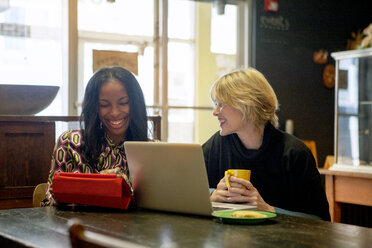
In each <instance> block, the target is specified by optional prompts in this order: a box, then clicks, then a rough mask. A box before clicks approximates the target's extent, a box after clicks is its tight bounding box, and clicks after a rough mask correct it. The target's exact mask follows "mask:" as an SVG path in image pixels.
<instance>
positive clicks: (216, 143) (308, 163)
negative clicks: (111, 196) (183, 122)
mask: <svg viewBox="0 0 372 248" xmlns="http://www.w3.org/2000/svg"><path fill="white" fill-rule="evenodd" d="M203 152H204V158H205V163H206V167H207V173H208V179H209V186H210V187H211V188H216V186H217V184H218V182H219V181H220V180H221V178H223V177H224V172H225V170H227V169H249V170H251V182H252V184H253V186H254V187H255V188H256V189H257V190H258V192H259V193H260V195H261V196H262V198H263V199H264V200H265V202H266V203H268V204H270V205H271V206H274V207H279V208H282V209H285V210H290V211H296V212H302V213H307V214H313V215H317V216H319V217H321V218H322V219H324V220H330V215H329V207H328V202H327V198H326V195H325V191H324V188H323V186H322V184H321V178H320V174H319V172H318V170H317V168H316V163H315V159H314V157H313V155H312V153H311V151H310V150H309V149H308V148H307V146H306V145H305V144H303V143H302V142H301V141H300V140H299V139H297V138H296V137H294V136H292V135H290V134H287V133H284V132H282V131H280V130H278V129H276V128H274V127H273V126H272V125H271V124H270V123H269V124H267V125H266V127H265V130H264V137H263V141H262V145H261V147H260V148H259V149H258V150H248V149H246V148H245V147H244V146H243V144H242V143H241V141H240V139H239V137H238V136H237V135H236V134H231V135H227V136H221V135H220V134H219V132H217V133H215V134H214V135H213V136H212V137H211V138H210V139H209V140H208V141H207V142H206V143H205V144H204V145H203Z"/></svg>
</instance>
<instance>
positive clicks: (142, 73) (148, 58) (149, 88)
mask: <svg viewBox="0 0 372 248" xmlns="http://www.w3.org/2000/svg"><path fill="white" fill-rule="evenodd" d="M93 50H114V51H122V52H139V51H138V47H137V46H134V45H117V44H107V43H90V42H84V62H83V63H84V75H83V79H82V80H83V82H84V89H85V87H86V85H87V83H88V81H89V79H90V78H91V76H92V75H93ZM153 64H154V49H153V47H146V48H145V49H144V53H143V55H141V54H139V56H138V75H134V76H135V77H136V78H137V80H138V82H139V84H140V85H141V88H142V91H143V94H144V96H145V100H146V104H147V105H153V103H154V93H153V92H154V66H153ZM82 98H83V92H82V96H81V98H80V99H82Z"/></svg>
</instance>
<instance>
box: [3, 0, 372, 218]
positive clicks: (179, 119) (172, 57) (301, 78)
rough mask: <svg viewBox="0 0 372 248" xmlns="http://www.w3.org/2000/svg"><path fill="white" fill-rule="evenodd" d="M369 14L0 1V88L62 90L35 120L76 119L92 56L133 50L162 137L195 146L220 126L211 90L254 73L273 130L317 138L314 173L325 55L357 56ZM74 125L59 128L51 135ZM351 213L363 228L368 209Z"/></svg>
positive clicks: (355, 7)
mask: <svg viewBox="0 0 372 248" xmlns="http://www.w3.org/2000/svg"><path fill="white" fill-rule="evenodd" d="M371 9H372V2H370V1H363V4H361V3H359V2H358V3H357V2H356V1H347V0H311V1H295V0H272V1H270V0H247V1H244V0H214V1H212V0H209V1H208V0H204V1H192V0H168V1H166V0H137V1H130V0H0V75H1V77H0V84H19V85H54V86H59V87H60V89H59V91H58V93H57V95H56V97H55V98H54V100H53V101H52V103H51V104H50V105H49V106H48V107H46V108H45V109H43V110H42V111H41V112H38V113H36V114H35V115H36V116H77V115H79V114H80V111H81V102H82V99H83V95H84V89H85V86H86V84H87V81H88V79H89V78H90V77H91V75H92V74H93V64H94V61H93V53H94V52H97V51H115V52H117V53H118V54H124V56H125V55H126V54H127V55H128V54H135V58H136V63H135V64H136V65H135V68H136V69H137V70H138V72H137V75H136V77H137V79H138V80H139V82H140V84H141V87H142V89H143V91H144V94H145V99H146V104H147V109H148V114H149V115H160V116H161V117H162V123H161V127H162V138H161V139H162V141H168V142H184V143H200V144H202V143H204V142H205V141H206V140H207V139H208V137H210V136H211V135H212V134H213V133H214V132H216V131H217V130H218V129H219V127H218V122H217V120H216V118H215V117H213V115H212V109H213V105H212V102H211V100H210V98H209V89H210V87H211V85H212V83H213V82H214V80H216V79H217V78H218V77H219V76H221V75H222V74H224V73H227V72H230V71H232V70H234V69H237V68H243V67H248V66H252V67H255V68H256V69H258V70H259V71H261V72H262V73H263V74H264V75H265V76H266V77H267V79H268V81H269V82H270V83H271V85H272V86H273V88H274V90H275V92H276V94H277V96H278V100H279V104H280V110H279V112H278V116H279V121H280V129H282V130H285V126H286V123H288V120H290V123H291V124H293V134H294V135H295V136H297V137H298V138H300V139H303V140H313V141H315V142H316V150H317V160H318V164H319V167H322V166H323V164H324V163H325V161H326V157H327V155H332V154H333V153H334V118H335V116H334V115H335V90H334V81H333V82H332V81H327V80H326V79H324V77H323V75H324V73H325V69H326V68H329V67H331V68H332V66H334V64H335V61H334V59H333V58H332V56H331V55H330V54H331V53H333V52H338V51H345V50H352V49H358V47H357V46H356V45H355V44H357V43H358V42H359V41H360V39H361V38H362V36H363V34H362V30H363V29H364V28H366V27H367V26H368V25H369V24H370V23H371V22H372V18H371V16H372V15H371V13H370V10H371ZM317 58H318V59H317ZM319 58H320V59H319ZM333 68H334V67H333ZM331 72H332V70H331ZM333 76H334V75H333ZM74 125H75V126H74ZM76 127H77V126H76V123H75V124H74V123H58V125H57V126H56V136H58V135H59V134H60V133H61V132H62V131H63V130H65V129H67V128H76ZM348 207H349V208H352V209H354V210H353V211H354V213H355V212H358V213H361V219H364V220H363V221H364V222H365V217H366V216H371V213H372V212H371V207H366V206H348ZM355 208H358V209H357V210H355ZM342 218H344V222H347V221H349V222H353V223H354V224H360V223H357V222H355V220H347V216H346V217H345V216H344V217H342ZM362 225H371V220H369V222H368V223H367V224H365V223H364V224H362Z"/></svg>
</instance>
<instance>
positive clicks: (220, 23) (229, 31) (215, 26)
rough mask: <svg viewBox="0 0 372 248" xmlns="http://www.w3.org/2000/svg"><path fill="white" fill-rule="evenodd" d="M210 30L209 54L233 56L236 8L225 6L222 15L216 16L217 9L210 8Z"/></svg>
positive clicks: (234, 50)
mask: <svg viewBox="0 0 372 248" xmlns="http://www.w3.org/2000/svg"><path fill="white" fill-rule="evenodd" d="M211 29H212V30H211V52H212V53H223V54H235V53H236V35H237V33H236V30H237V7H236V6H235V5H229V4H226V5H225V14H224V15H218V14H217V8H212V24H211Z"/></svg>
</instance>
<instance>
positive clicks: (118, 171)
mask: <svg viewBox="0 0 372 248" xmlns="http://www.w3.org/2000/svg"><path fill="white" fill-rule="evenodd" d="M99 174H115V175H116V176H117V177H123V178H124V179H125V180H126V181H127V180H128V177H127V175H125V174H124V173H122V172H121V169H120V167H116V168H114V169H107V170H102V171H100V172H99Z"/></svg>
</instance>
